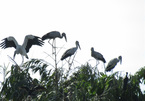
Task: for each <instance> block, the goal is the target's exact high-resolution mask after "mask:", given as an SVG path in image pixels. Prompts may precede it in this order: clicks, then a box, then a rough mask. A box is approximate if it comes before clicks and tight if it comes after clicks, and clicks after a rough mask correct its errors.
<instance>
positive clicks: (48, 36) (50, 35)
mask: <svg viewBox="0 0 145 101" xmlns="http://www.w3.org/2000/svg"><path fill="white" fill-rule="evenodd" d="M59 36H60V33H59V32H58V31H51V32H49V33H47V34H45V35H44V36H42V40H46V39H53V38H56V37H59Z"/></svg>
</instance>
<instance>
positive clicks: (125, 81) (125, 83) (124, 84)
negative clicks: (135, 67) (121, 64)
mask: <svg viewBox="0 0 145 101" xmlns="http://www.w3.org/2000/svg"><path fill="white" fill-rule="evenodd" d="M127 83H128V72H126V76H125V78H124V80H123V90H126V89H127Z"/></svg>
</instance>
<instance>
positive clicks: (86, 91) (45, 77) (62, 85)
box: [0, 59, 145, 101]
mask: <svg viewBox="0 0 145 101" xmlns="http://www.w3.org/2000/svg"><path fill="white" fill-rule="evenodd" d="M21 68H23V70H22V69H21ZM21 68H20V67H19V66H14V65H12V66H11V70H10V71H9V76H8V77H7V78H6V80H5V82H3V87H2V90H1V92H0V94H1V98H2V99H5V100H6V101H8V100H13V101H22V100H24V99H26V98H27V96H28V92H26V91H25V90H24V89H21V87H24V86H25V87H29V88H33V87H35V86H38V85H41V86H43V87H45V88H46V90H44V91H36V92H34V93H33V95H32V99H35V100H36V101H143V99H145V94H144V93H142V92H141V89H140V86H139V84H140V83H143V84H145V67H143V68H141V69H140V70H139V71H138V72H136V73H135V75H129V76H128V78H129V80H128V83H127V89H126V90H123V80H124V77H122V76H121V73H120V72H115V73H113V74H111V75H106V74H104V73H101V72H100V73H97V72H96V70H95V69H94V68H93V67H91V66H90V65H89V64H87V65H82V66H80V67H77V69H78V70H77V71H76V72H74V73H73V74H71V75H70V76H69V77H68V76H67V77H66V76H65V73H64V72H62V70H61V68H55V69H49V65H48V64H47V63H46V62H45V61H44V60H39V59H32V60H30V61H28V62H26V63H25V64H24V65H23V67H21ZM30 70H32V72H34V73H36V72H38V73H39V75H40V77H41V79H40V80H37V79H33V78H32V77H31V76H30V74H29V72H30Z"/></svg>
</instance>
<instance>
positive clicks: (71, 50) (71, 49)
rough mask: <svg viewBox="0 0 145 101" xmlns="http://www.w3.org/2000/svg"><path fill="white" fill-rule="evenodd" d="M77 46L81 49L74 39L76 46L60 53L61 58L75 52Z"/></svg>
mask: <svg viewBox="0 0 145 101" xmlns="http://www.w3.org/2000/svg"><path fill="white" fill-rule="evenodd" d="M78 47H79V48H80V49H81V47H80V44H79V42H78V41H76V47H73V48H70V49H68V50H66V51H65V53H64V54H63V55H62V57H61V60H64V59H66V58H67V57H69V56H72V55H73V54H74V53H75V52H76V50H77V49H78Z"/></svg>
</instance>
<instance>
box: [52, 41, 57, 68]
mask: <svg viewBox="0 0 145 101" xmlns="http://www.w3.org/2000/svg"><path fill="white" fill-rule="evenodd" d="M53 45H54V46H53V48H54V56H55V68H57V56H56V55H57V54H56V40H54V44H53Z"/></svg>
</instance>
